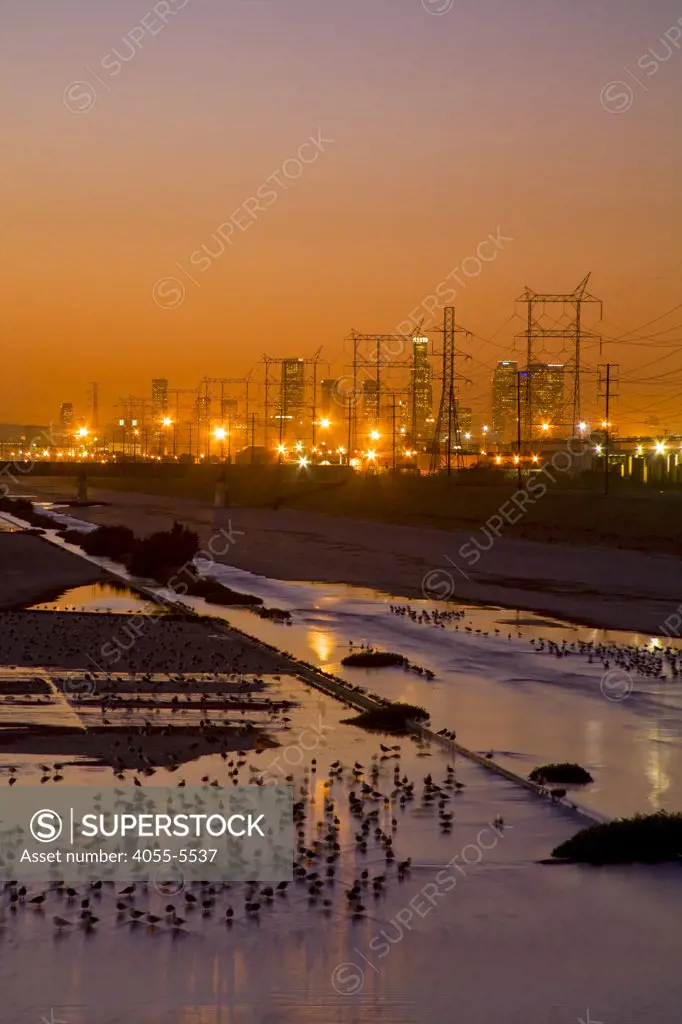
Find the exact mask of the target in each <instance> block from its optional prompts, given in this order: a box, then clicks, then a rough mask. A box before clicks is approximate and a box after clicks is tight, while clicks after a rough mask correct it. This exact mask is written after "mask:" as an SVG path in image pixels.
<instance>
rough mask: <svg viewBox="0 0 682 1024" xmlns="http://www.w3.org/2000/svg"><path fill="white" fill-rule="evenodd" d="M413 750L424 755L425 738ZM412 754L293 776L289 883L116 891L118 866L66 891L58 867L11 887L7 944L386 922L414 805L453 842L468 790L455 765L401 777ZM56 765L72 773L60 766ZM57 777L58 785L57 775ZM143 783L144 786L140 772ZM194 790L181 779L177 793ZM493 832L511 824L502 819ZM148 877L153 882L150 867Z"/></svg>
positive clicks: (237, 763)
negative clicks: (45, 930)
mask: <svg viewBox="0 0 682 1024" xmlns="http://www.w3.org/2000/svg"><path fill="white" fill-rule="evenodd" d="M413 742H415V743H416V744H417V745H418V746H419V747H423V746H424V741H422V740H419V739H417V738H414V740H413ZM422 752H423V751H422ZM403 757H404V755H403V753H402V748H401V745H400V744H395V745H386V744H384V743H381V744H379V749H378V751H377V752H376V753H373V754H372V755H371V758H370V759H369V761H368V763H367V764H366V765H364V764H362V763H361V762H359V761H355V763H354V764H352V765H350V764H349V765H345V764H344V763H342V761H341V760H336V761H334V762H333V763H332V764H331V765H330V767H329V769H328V771H327V772H326V774H323V773H321V772H320V771H319V765H318V761H317V758H315V757H312V758H309V759H308V760H307V762H306V763H305V764H304V765H303V766H302V767H301V768H300V769H299V770H298V772H297V776H296V778H295V777H294V775H289V776H287V777H286V782H287V783H288V784H289V785H291V786H293V787H294V796H295V802H294V804H293V818H294V856H293V862H292V864H291V876H292V880H291V881H286V880H283V881H279V882H270V883H266V882H262V881H256V880H255V879H254V880H250V881H244V882H229V881H200V880H197V881H185V882H177V881H176V882H174V881H173V880H172V879H170V880H168V881H163V880H162V879H161V875H157V881H153V880H152V879H151V878H149V877H139V878H137V879H136V880H135V881H131V882H129V883H127V884H125V885H123V884H121V883H119V884H118V885H117V884H116V883H115V880H114V879H113V878H111V877H108V875H111V874H112V873H114V872H115V868H111V867H108V868H107V869H105V870H103V871H99V877H97V878H92V877H89V878H88V879H87V880H83V881H82V882H79V883H76V884H68V883H67V882H65V881H64V880H63V879H61V878H59V877H57V875H58V873H59V871H60V868H59V867H58V866H57V865H51V866H50V868H49V872H50V876H49V878H48V881H46V882H45V883H43V884H42V885H41V886H39V887H37V888H36V887H34V886H30V885H27V884H25V883H22V882H21V881H20V880H17V879H13V880H9V881H7V882H5V883H4V884H3V885H2V887H1V888H0V937H1V936H2V933H3V931H4V932H5V933H8V932H9V930H10V929H11V927H12V925H13V924H15V925H17V924H21V923H22V922H24V923H25V920H26V919H25V915H26V914H28V913H30V914H32V915H36V916H37V917H38V918H40V920H41V921H43V922H44V923H45V924H47V923H50V922H51V925H52V928H53V930H54V932H55V933H56V934H58V935H63V934H65V933H68V932H73V931H75V930H81V931H84V932H85V933H87V934H93V933H95V932H96V931H97V930H99V929H101V928H102V927H105V928H108V927H111V928H124V927H125V928H133V929H135V930H139V931H141V933H144V934H147V935H150V936H153V935H157V934H160V933H163V932H166V933H171V934H172V935H173V936H174V937H179V936H181V935H186V934H188V933H190V932H197V931H199V929H201V928H204V927H208V926H209V925H216V924H219V925H221V926H222V927H224V928H226V929H228V930H231V929H233V928H235V927H237V928H243V927H246V928H248V927H249V926H251V925H253V924H256V923H259V922H261V921H263V920H266V919H267V920H271V919H272V918H273V916H274V915H276V914H277V911H278V910H279V909H283V908H284V907H285V906H286V907H287V908H288V912H289V913H292V912H293V913H294V914H297V915H301V914H311V913H313V914H322V915H323V916H325V917H335V918H339V917H340V918H342V919H347V920H350V921H353V922H354V921H358V920H361V919H363V918H372V919H377V920H378V919H380V917H381V910H380V909H379V908H380V904H381V902H382V901H383V900H385V898H386V896H387V895H388V894H389V893H390V892H391V891H392V890H393V888H394V887H395V886H396V885H399V884H400V883H402V882H404V881H405V880H406V879H407V878H408V877H409V876H410V873H411V871H412V869H413V864H412V859H411V857H409V856H408V857H403V858H401V857H400V856H399V854H398V852H397V850H396V840H397V837H398V833H399V831H400V825H401V823H402V820H403V818H404V816H406V815H409V814H410V810H411V808H414V807H416V808H417V809H418V814H419V820H420V828H422V829H423V827H424V826H423V820H424V817H425V816H427V817H428V816H430V817H431V820H432V821H433V823H434V825H435V826H437V829H438V833H439V834H440V835H443V836H448V835H449V834H450V833H451V831H452V828H453V824H454V821H455V812H454V810H453V806H454V804H453V801H454V800H455V798H456V797H458V796H461V795H462V793H463V791H464V789H465V785H464V783H462V782H460V781H459V780H458V779H457V777H456V772H455V768H454V766H453V765H451V764H446V765H445V774H444V778H442V779H440V780H438V779H437V778H436V777H435V775H434V772H433V771H432V772H430V773H428V774H427V775H425V776H424V777H423V778H421V779H420V778H419V777H416V778H409V777H408V775H407V774H405V772H404V770H403V768H401V758H403ZM391 766H392V767H391ZM42 767H47V766H41V768H42ZM57 767H60V768H62V767H63V765H59V766H57V765H55V766H53V768H57ZM226 768H227V780H228V784H229V782H238V781H242V782H245V783H246V782H249V783H253V782H258V780H259V778H260V779H261V781H262V769H259V768H258V767H257V766H255V765H253V764H249V762H248V760H247V758H246V757H234V758H232V759H230V760H229V761H228V762H227V765H226ZM244 769H246V772H245V771H244ZM244 775H248V778H244V777H243V776H244ZM50 778H51V779H52V780H53V781H56V779H55V776H54V775H50ZM202 781H203V784H204V786H205V787H208V786H211V785H218V780H217V778H216V779H213V780H211V778H210V776H209V775H206V776H204V779H203V780H202ZM133 782H137V783H138V785H139V779H138V778H137V776H136V775H135V776H134V777H133ZM184 784H185V783H184V780H181V781H180V782H179V783H178V788H179V789H182V787H183V786H184ZM115 793H116V796H117V801H118V802H119V804H121V805H122V806H124V807H128V808H129V809H132V808H134V807H135V806H136V804H137V803H139V800H140V799H142V794H140V793H139V791H132V790H131V789H130V788H129V787H126V788H119V789H117V790H115ZM495 823H496V825H497V826H498V827H503V825H504V822H503V821H502V818H501V817H499V815H498V816H497V818H496V820H495ZM21 842H22V840H21V837H20V836H17V837H16V838H15V839H14V840H13V843H14V845H13V846H12V845H11V844H9V845H8V842H7V840H6V837H5V842H4V843H2V844H0V850H1V851H2V853H1V856H2V857H3V858H4V860H5V866H4V867H3V871H4V873H5V874H6V873H7V870H8V863H7V862H8V860H9V862H10V863H11V856H10V857H8V854H10V853H14V854H16V852H17V851H18V849H19V846H20V845H21ZM157 870H158V869H157ZM139 871H141V872H142V874H143V875H144V874H145V872H146V871H148V868H140V869H139ZM47 874H48V869H46V875H47ZM29 923H30V922H29Z"/></svg>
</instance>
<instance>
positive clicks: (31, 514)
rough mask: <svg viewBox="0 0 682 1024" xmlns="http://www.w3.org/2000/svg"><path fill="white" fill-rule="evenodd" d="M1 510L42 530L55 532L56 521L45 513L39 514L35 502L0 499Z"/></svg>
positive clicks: (20, 499)
mask: <svg viewBox="0 0 682 1024" xmlns="http://www.w3.org/2000/svg"><path fill="white" fill-rule="evenodd" d="M0 509H2V510H3V512H9V514H10V515H12V516H16V517H17V519H23V520H24V521H25V522H27V523H30V524H31V526H36V527H39V528H40V529H44V530H53V529H54V527H55V522H54V520H53V519H51V518H50V517H49V516H46V515H45V514H44V513H43V512H37V511H36V509H35V506H34V505H33V502H31V501H29V500H28V498H8V497H7V496H5V497H4V498H0Z"/></svg>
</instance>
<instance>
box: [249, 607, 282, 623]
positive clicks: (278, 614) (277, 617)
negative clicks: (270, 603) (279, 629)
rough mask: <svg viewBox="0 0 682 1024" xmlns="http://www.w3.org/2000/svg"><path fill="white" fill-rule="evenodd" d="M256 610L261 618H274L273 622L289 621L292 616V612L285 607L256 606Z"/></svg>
mask: <svg viewBox="0 0 682 1024" xmlns="http://www.w3.org/2000/svg"><path fill="white" fill-rule="evenodd" d="M254 611H255V612H256V615H258V616H260V618H261V619H272V620H273V622H288V621H289V619H290V618H291V612H287V611H285V610H284V609H283V608H255V609H254Z"/></svg>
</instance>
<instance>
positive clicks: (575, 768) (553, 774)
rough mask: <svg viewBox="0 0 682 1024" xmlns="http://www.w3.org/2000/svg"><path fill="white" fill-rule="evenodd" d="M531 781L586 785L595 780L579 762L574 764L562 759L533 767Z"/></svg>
mask: <svg viewBox="0 0 682 1024" xmlns="http://www.w3.org/2000/svg"><path fill="white" fill-rule="evenodd" d="M528 778H529V779H530V781H531V782H538V783H540V785H544V784H545V783H547V782H551V783H555V782H558V783H563V784H564V785H580V786H583V785H586V784H587V783H588V782H594V779H593V778H592V776H591V775H590V773H589V772H588V771H586V770H585V769H584V768H581V767H580V765H579V764H572V763H571V762H569V761H562V762H561V763H560V764H543V765H541V766H540V767H539V768H533V771H532V772H531V773H530V775H529V776H528Z"/></svg>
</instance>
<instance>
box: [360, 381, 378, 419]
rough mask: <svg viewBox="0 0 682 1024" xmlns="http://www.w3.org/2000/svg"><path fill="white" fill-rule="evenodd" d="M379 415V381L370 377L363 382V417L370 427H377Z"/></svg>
mask: <svg viewBox="0 0 682 1024" xmlns="http://www.w3.org/2000/svg"><path fill="white" fill-rule="evenodd" d="M379 416H380V409H379V382H378V381H377V380H374V379H373V378H370V377H368V378H367V379H366V380H363V382H362V417H363V419H364V421H365V423H366V424H367V426H368V427H375V426H377V424H378V423H379Z"/></svg>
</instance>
